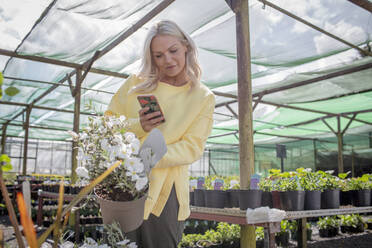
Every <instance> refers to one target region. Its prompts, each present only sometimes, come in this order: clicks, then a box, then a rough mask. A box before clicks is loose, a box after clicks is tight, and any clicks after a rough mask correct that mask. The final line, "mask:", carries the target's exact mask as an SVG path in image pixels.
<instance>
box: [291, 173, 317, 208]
mask: <svg viewBox="0 0 372 248" xmlns="http://www.w3.org/2000/svg"><path fill="white" fill-rule="evenodd" d="M296 171H297V174H298V177H299V180H300V184H301V187H302V188H303V189H304V190H305V210H316V209H320V207H321V190H322V185H321V181H322V174H321V173H319V172H312V171H311V168H306V169H304V168H299V169H297V170H296Z"/></svg>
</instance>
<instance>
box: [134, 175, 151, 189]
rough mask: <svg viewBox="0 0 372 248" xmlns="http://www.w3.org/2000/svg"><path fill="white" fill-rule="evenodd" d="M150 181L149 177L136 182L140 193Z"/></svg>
mask: <svg viewBox="0 0 372 248" xmlns="http://www.w3.org/2000/svg"><path fill="white" fill-rule="evenodd" d="M148 181H149V180H148V179H147V177H140V178H138V179H137V181H136V189H137V190H138V191H139V190H142V189H143V188H144V187H145V186H146V185H147V183H148Z"/></svg>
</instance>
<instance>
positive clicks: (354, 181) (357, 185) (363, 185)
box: [348, 174, 372, 190]
mask: <svg viewBox="0 0 372 248" xmlns="http://www.w3.org/2000/svg"><path fill="white" fill-rule="evenodd" d="M348 185H349V188H350V190H364V189H371V188H372V187H371V186H372V183H371V181H370V180H369V176H368V175H367V174H365V175H363V176H362V177H353V178H350V179H349V181H348Z"/></svg>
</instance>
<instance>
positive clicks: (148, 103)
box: [137, 95, 165, 122]
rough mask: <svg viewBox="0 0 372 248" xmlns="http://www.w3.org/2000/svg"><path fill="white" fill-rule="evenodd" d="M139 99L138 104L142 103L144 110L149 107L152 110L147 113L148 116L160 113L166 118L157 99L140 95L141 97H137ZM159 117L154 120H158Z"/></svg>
mask: <svg viewBox="0 0 372 248" xmlns="http://www.w3.org/2000/svg"><path fill="white" fill-rule="evenodd" d="M137 99H138V102H139V103H140V105H141V107H142V108H145V107H149V108H150V109H149V110H148V111H147V112H146V114H148V113H152V112H157V111H160V113H161V116H164V115H163V112H162V111H161V108H160V105H159V103H158V100H157V99H156V97H155V96H154V95H140V96H137ZM157 117H158V116H156V117H154V118H157ZM164 121H165V120H162V122H164Z"/></svg>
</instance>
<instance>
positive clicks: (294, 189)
mask: <svg viewBox="0 0 372 248" xmlns="http://www.w3.org/2000/svg"><path fill="white" fill-rule="evenodd" d="M281 177H282V178H281V179H280V180H279V189H280V202H281V206H282V207H283V209H284V210H286V211H301V210H304V207H305V191H303V189H302V188H301V185H300V182H299V180H298V177H297V173H296V172H284V173H282V174H281Z"/></svg>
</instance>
